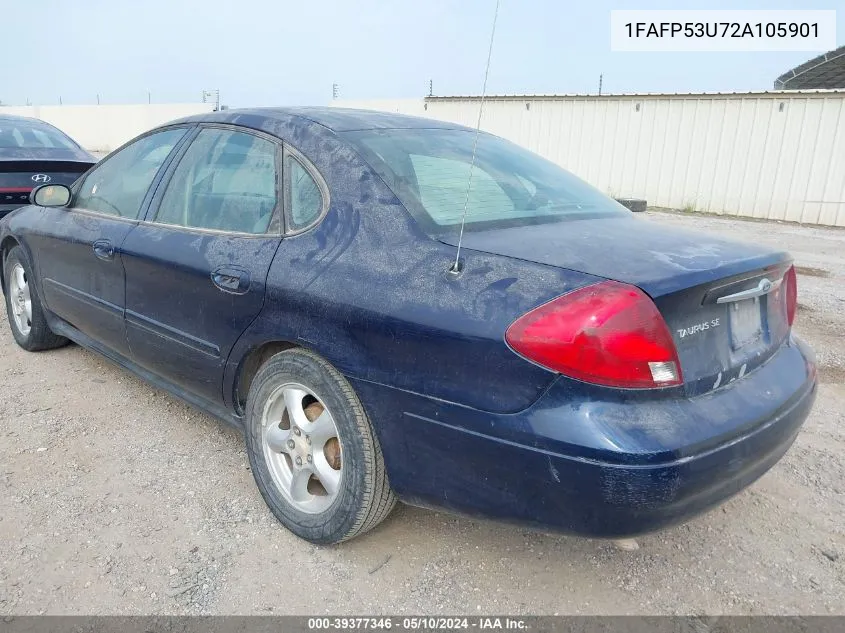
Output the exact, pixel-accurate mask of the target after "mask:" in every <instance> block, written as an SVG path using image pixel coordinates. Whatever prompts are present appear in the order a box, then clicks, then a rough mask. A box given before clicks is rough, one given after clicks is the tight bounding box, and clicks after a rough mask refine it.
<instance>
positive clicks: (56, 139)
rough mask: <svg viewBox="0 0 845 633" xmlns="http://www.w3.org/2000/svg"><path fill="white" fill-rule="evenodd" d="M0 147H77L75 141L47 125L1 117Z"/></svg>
mask: <svg viewBox="0 0 845 633" xmlns="http://www.w3.org/2000/svg"><path fill="white" fill-rule="evenodd" d="M0 149H77V147H76V145H75V144H74V142H73V141H71V140H70V139H69V138H68V137H66V136H65V135H64V134H62V133H61V132H59V131H58V130H56V129H54V128H52V127H49V126H47V125H41V124H38V123H30V122H29V121H11V120H9V119H0Z"/></svg>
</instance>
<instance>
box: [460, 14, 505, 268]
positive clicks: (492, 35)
mask: <svg viewBox="0 0 845 633" xmlns="http://www.w3.org/2000/svg"><path fill="white" fill-rule="evenodd" d="M498 17H499V0H496V10H495V11H494V12H493V28H492V30H491V31H490V47H489V48H488V49H487V66H485V68H484V84H483V85H482V86H481V103H480V104H479V106H478V122H477V123H476V126H475V139H474V140H473V142H472V159H471V160H470V163H469V178H468V179H467V191H466V196H465V197H464V211H463V213H462V214H461V232H460V234H459V235H458V250H457V252H456V253H455V263H454V264H452V267H451V268H450V269H449V271H450V272H452V273H453V274H457V273H459V272H461V243H462V242H463V241H464V225H465V224H466V220H467V207H468V206H469V191H470V188H471V187H472V172H473V169H474V168H475V151H476V149H478V135H479V134H480V133H481V115H482V113H483V112H484V98H485V97H486V96H487V75H489V74H490V57H491V56H492V55H493V39H494V38H495V36H496V20H497V19H498Z"/></svg>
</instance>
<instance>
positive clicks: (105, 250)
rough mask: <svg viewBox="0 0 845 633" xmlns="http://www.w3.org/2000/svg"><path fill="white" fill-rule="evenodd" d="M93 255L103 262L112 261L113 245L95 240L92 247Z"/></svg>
mask: <svg viewBox="0 0 845 633" xmlns="http://www.w3.org/2000/svg"><path fill="white" fill-rule="evenodd" d="M92 247H93V249H94V255H95V256H96V257H97V258H99V259H103V260H110V259H114V245H113V244H112V243H111V242H109V241H108V240H97V241H96V242H94V244H93V245H92Z"/></svg>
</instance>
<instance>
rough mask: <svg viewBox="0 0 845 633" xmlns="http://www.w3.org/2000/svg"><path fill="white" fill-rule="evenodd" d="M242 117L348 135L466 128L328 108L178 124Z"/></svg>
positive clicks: (231, 113) (257, 111) (216, 115)
mask: <svg viewBox="0 0 845 633" xmlns="http://www.w3.org/2000/svg"><path fill="white" fill-rule="evenodd" d="M244 115H248V116H249V117H250V118H252V117H255V118H259V119H264V120H265V121H266V122H271V121H281V122H293V120H294V119H301V120H302V121H303V122H304V121H308V122H311V123H316V124H317V125H321V126H323V127H325V128H327V129H329V130H331V131H333V132H351V131H353V130H377V129H442V130H468V129H469V128H467V127H464V126H462V125H458V124H457V123H449V122H446V121H436V120H434V119H426V118H423V117H416V116H410V115H407V114H396V113H393V112H376V111H373V110H355V109H351V108H329V107H291V108H244V109H237V110H220V111H218V112H209V113H205V114H197V115H194V116H190V117H186V118H184V119H180V120H179V121H178V123H186V122H203V121H209V122H216V123H238V122H239V119H240V118H242V117H243V116H244Z"/></svg>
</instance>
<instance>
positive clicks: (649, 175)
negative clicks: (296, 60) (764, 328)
mask: <svg viewBox="0 0 845 633" xmlns="http://www.w3.org/2000/svg"><path fill="white" fill-rule="evenodd" d="M479 104H480V98H479V97H428V98H426V99H419V100H387V101H335V102H333V105H336V106H344V107H357V108H366V109H376V110H386V111H394V112H403V113H407V114H415V115H422V116H428V117H431V118H435V119H440V120H445V121H454V122H457V123H461V124H463V125H467V126H470V127H475V124H476V121H477V118H478V107H479ZM482 129H484V130H487V131H490V132H492V133H494V134H498V135H499V136H503V137H505V138H508V139H510V140H512V141H514V142H516V143H519V144H520V145H523V146H525V147H527V148H529V149H531V150H533V151H535V152H537V153H539V154H541V155H543V156H545V157H547V158H549V159H551V160H553V161H555V162H556V163H558V164H560V165H562V166H563V167H565V168H567V169H569V170H570V171H572V172H574V173H576V174H578V175H579V176H581V177H582V178H584V179H585V180H587V181H588V182H590V183H592V184H593V185H595V186H597V187H598V188H600V189H602V190H604V191H606V192H608V193H609V194H611V195H613V196H616V197H623V196H624V197H638V198H645V199H646V200H648V203H649V204H650V205H653V206H662V207H672V208H677V209H686V210H697V211H706V212H711V213H720V214H730V215H738V216H746V217H756V218H768V219H775V220H787V221H794V222H804V223H810V224H824V225H832V226H845V91H837V90H818V91H795V90H790V91H782V92H781V91H774V92H757V93H754V92H749V93H730V94H725V93H713V94H708V93H701V94H625V95H601V96H598V95H509V96H492V97H487V99H486V102H485V105H484V115H483V119H482Z"/></svg>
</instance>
